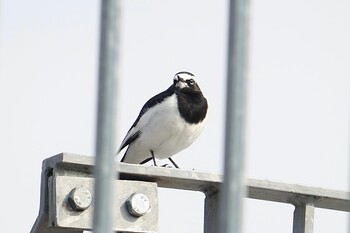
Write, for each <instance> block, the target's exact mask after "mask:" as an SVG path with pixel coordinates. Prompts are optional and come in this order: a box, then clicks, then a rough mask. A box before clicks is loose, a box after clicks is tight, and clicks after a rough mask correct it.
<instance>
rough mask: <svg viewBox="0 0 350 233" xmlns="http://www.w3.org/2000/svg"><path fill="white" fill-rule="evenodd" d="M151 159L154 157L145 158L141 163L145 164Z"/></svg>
mask: <svg viewBox="0 0 350 233" xmlns="http://www.w3.org/2000/svg"><path fill="white" fill-rule="evenodd" d="M150 160H152V157H149V158H147V159H145V160H143V161H142V162H141V163H140V164H145V163H147V162H148V161H150Z"/></svg>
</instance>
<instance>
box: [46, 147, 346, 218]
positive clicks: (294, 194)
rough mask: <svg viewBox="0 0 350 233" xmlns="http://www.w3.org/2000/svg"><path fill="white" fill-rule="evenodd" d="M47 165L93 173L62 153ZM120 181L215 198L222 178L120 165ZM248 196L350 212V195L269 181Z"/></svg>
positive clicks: (254, 185) (252, 187) (256, 183)
mask: <svg viewBox="0 0 350 233" xmlns="http://www.w3.org/2000/svg"><path fill="white" fill-rule="evenodd" d="M45 163H46V164H47V165H46V166H50V167H55V166H64V167H66V168H67V169H70V170H72V171H82V172H84V173H85V175H89V174H91V173H92V170H93V163H94V159H93V157H89V156H81V155H75V154H69V153H62V154H59V155H56V156H53V157H51V158H48V159H47V160H45ZM116 169H117V170H118V171H119V173H120V174H119V175H120V179H124V180H140V181H153V182H154V181H155V182H157V184H158V186H159V187H166V188H174V189H184V190H192V191H201V192H203V193H205V194H206V195H212V194H214V193H216V192H218V191H219V189H220V185H221V182H222V180H223V177H222V175H219V174H214V173H206V172H197V171H192V170H182V169H172V168H162V167H152V166H141V165H133V164H126V163H117V164H116ZM246 185H247V197H248V198H253V199H259V200H265V201H274V202H282V203H289V204H293V205H295V206H298V205H302V204H305V203H313V205H314V206H315V207H318V208H325V209H332V210H340V211H348V212H349V211H350V198H349V197H350V193H349V192H345V191H338V190H331V189H325V188H318V187H309V186H303V185H297V184H286V183H281V182H272V181H268V180H256V179H247V180H246Z"/></svg>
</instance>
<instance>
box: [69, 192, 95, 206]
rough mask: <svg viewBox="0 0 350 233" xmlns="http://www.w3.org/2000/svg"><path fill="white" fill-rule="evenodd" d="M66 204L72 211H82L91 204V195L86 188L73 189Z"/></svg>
mask: <svg viewBox="0 0 350 233" xmlns="http://www.w3.org/2000/svg"><path fill="white" fill-rule="evenodd" d="M68 202H69V204H70V205H71V207H72V208H73V209H74V210H76V211H84V210H87V209H88V208H89V207H90V205H91V203H92V195H91V193H90V191H89V190H88V189H87V188H84V187H78V188H74V189H72V191H71V192H70V193H69V196H68Z"/></svg>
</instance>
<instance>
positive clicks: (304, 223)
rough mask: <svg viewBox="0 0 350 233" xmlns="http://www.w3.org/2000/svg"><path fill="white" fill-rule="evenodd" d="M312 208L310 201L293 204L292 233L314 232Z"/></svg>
mask: <svg viewBox="0 0 350 233" xmlns="http://www.w3.org/2000/svg"><path fill="white" fill-rule="evenodd" d="M314 209H315V208H314V205H313V204H311V203H306V204H303V205H298V206H295V210H294V218H293V233H313V232H314Z"/></svg>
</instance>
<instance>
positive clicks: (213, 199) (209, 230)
mask: <svg viewBox="0 0 350 233" xmlns="http://www.w3.org/2000/svg"><path fill="white" fill-rule="evenodd" d="M205 195H206V196H205V199H204V233H217V232H218V225H219V223H218V213H219V211H218V208H219V207H218V199H219V193H218V192H215V193H206V194H205Z"/></svg>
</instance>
